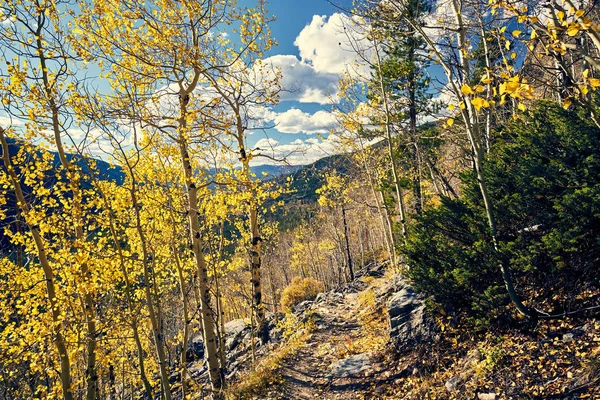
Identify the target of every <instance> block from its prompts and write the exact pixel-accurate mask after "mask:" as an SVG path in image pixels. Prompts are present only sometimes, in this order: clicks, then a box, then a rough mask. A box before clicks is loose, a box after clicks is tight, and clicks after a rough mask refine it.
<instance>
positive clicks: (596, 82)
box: [589, 78, 600, 87]
mask: <svg viewBox="0 0 600 400" xmlns="http://www.w3.org/2000/svg"><path fill="white" fill-rule="evenodd" d="M589 82H590V85H592V87H599V86H600V79H598V78H591V79H590V80H589Z"/></svg>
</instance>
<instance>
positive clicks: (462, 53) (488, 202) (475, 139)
mask: <svg viewBox="0 0 600 400" xmlns="http://www.w3.org/2000/svg"><path fill="white" fill-rule="evenodd" d="M452 8H453V11H454V17H455V21H456V25H457V26H458V29H457V30H456V32H457V33H456V38H457V47H458V49H459V51H458V53H459V62H460V65H461V69H462V71H463V73H464V74H465V76H464V77H463V80H464V82H468V81H469V71H470V66H469V61H468V59H467V57H466V55H467V39H466V35H467V27H466V25H465V23H464V20H463V14H462V10H461V6H460V4H459V0H452ZM447 70H448V69H447ZM451 78H452V76H449V79H451ZM455 92H456V93H460V92H459V90H458V88H456V90H455ZM465 103H466V107H465V109H464V110H462V109H461V112H462V113H463V120H464V121H465V125H466V128H467V135H468V137H469V140H470V142H471V147H472V149H473V152H474V153H475V157H473V160H474V163H475V169H476V173H477V180H478V182H479V188H480V190H481V196H482V198H483V203H484V205H485V211H486V215H487V219H488V225H489V227H490V231H491V235H492V242H493V245H494V249H495V251H496V252H497V253H498V254H499V253H500V251H499V249H498V243H497V233H498V232H497V227H496V216H495V210H494V205H493V202H492V198H491V196H490V195H489V192H488V190H487V184H486V181H485V177H484V175H483V170H482V168H483V159H484V151H483V147H482V143H481V131H480V126H479V121H478V118H477V114H476V112H475V110H474V107H473V105H472V104H471V101H470V100H469V99H467V101H465ZM500 256H501V258H504V257H502V255H500ZM506 261H507V260H505V259H501V261H500V270H501V272H502V278H503V280H504V284H505V286H506V290H507V292H508V296H509V297H510V300H511V301H512V303H513V304H514V305H515V307H516V308H517V310H519V312H521V313H522V314H523V315H525V316H527V317H532V310H530V309H528V308H527V307H525V305H524V304H523V302H522V301H521V299H520V297H519V296H518V294H517V292H516V290H515V287H514V284H513V280H512V276H511V273H510V268H509V266H508V264H507V262H506Z"/></svg>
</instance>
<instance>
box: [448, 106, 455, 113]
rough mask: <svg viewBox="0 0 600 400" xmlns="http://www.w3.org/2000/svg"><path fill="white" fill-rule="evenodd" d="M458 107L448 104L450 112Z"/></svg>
mask: <svg viewBox="0 0 600 400" xmlns="http://www.w3.org/2000/svg"><path fill="white" fill-rule="evenodd" d="M455 107H456V106H455V105H454V104H448V110H450V111H452V110H454V108H455Z"/></svg>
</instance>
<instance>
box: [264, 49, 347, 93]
mask: <svg viewBox="0 0 600 400" xmlns="http://www.w3.org/2000/svg"><path fill="white" fill-rule="evenodd" d="M264 63H266V64H270V65H272V66H273V67H274V68H278V69H279V70H280V71H281V75H282V80H281V86H282V88H283V92H281V101H299V102H300V103H319V104H329V103H330V102H331V100H330V95H333V94H334V93H335V92H336V91H337V82H338V79H339V76H338V75H337V74H335V73H327V72H320V73H319V72H317V71H316V70H315V68H314V67H313V66H312V65H310V64H308V63H306V62H304V61H300V60H299V59H298V58H297V57H296V56H293V55H275V56H272V57H269V58H267V59H265V60H264Z"/></svg>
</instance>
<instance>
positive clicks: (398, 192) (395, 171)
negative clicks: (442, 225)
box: [375, 44, 407, 244]
mask: <svg viewBox="0 0 600 400" xmlns="http://www.w3.org/2000/svg"><path fill="white" fill-rule="evenodd" d="M375 55H376V57H377V73H378V75H379V90H380V91H381V98H382V99H383V106H384V113H385V116H384V118H385V123H384V125H385V126H384V128H385V136H386V139H387V145H388V155H389V157H390V165H391V169H392V178H393V181H394V188H395V189H396V197H397V201H398V215H399V216H400V225H401V227H402V239H403V243H404V244H406V239H407V230H406V211H405V210H406V207H405V206H404V194H403V191H402V188H401V187H400V178H399V177H398V167H397V165H396V159H395V157H394V144H393V140H392V139H393V137H392V128H391V120H390V113H391V111H390V106H389V102H388V96H387V91H386V89H385V85H384V83H383V71H382V69H381V55H380V54H379V46H378V45H377V44H375Z"/></svg>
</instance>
